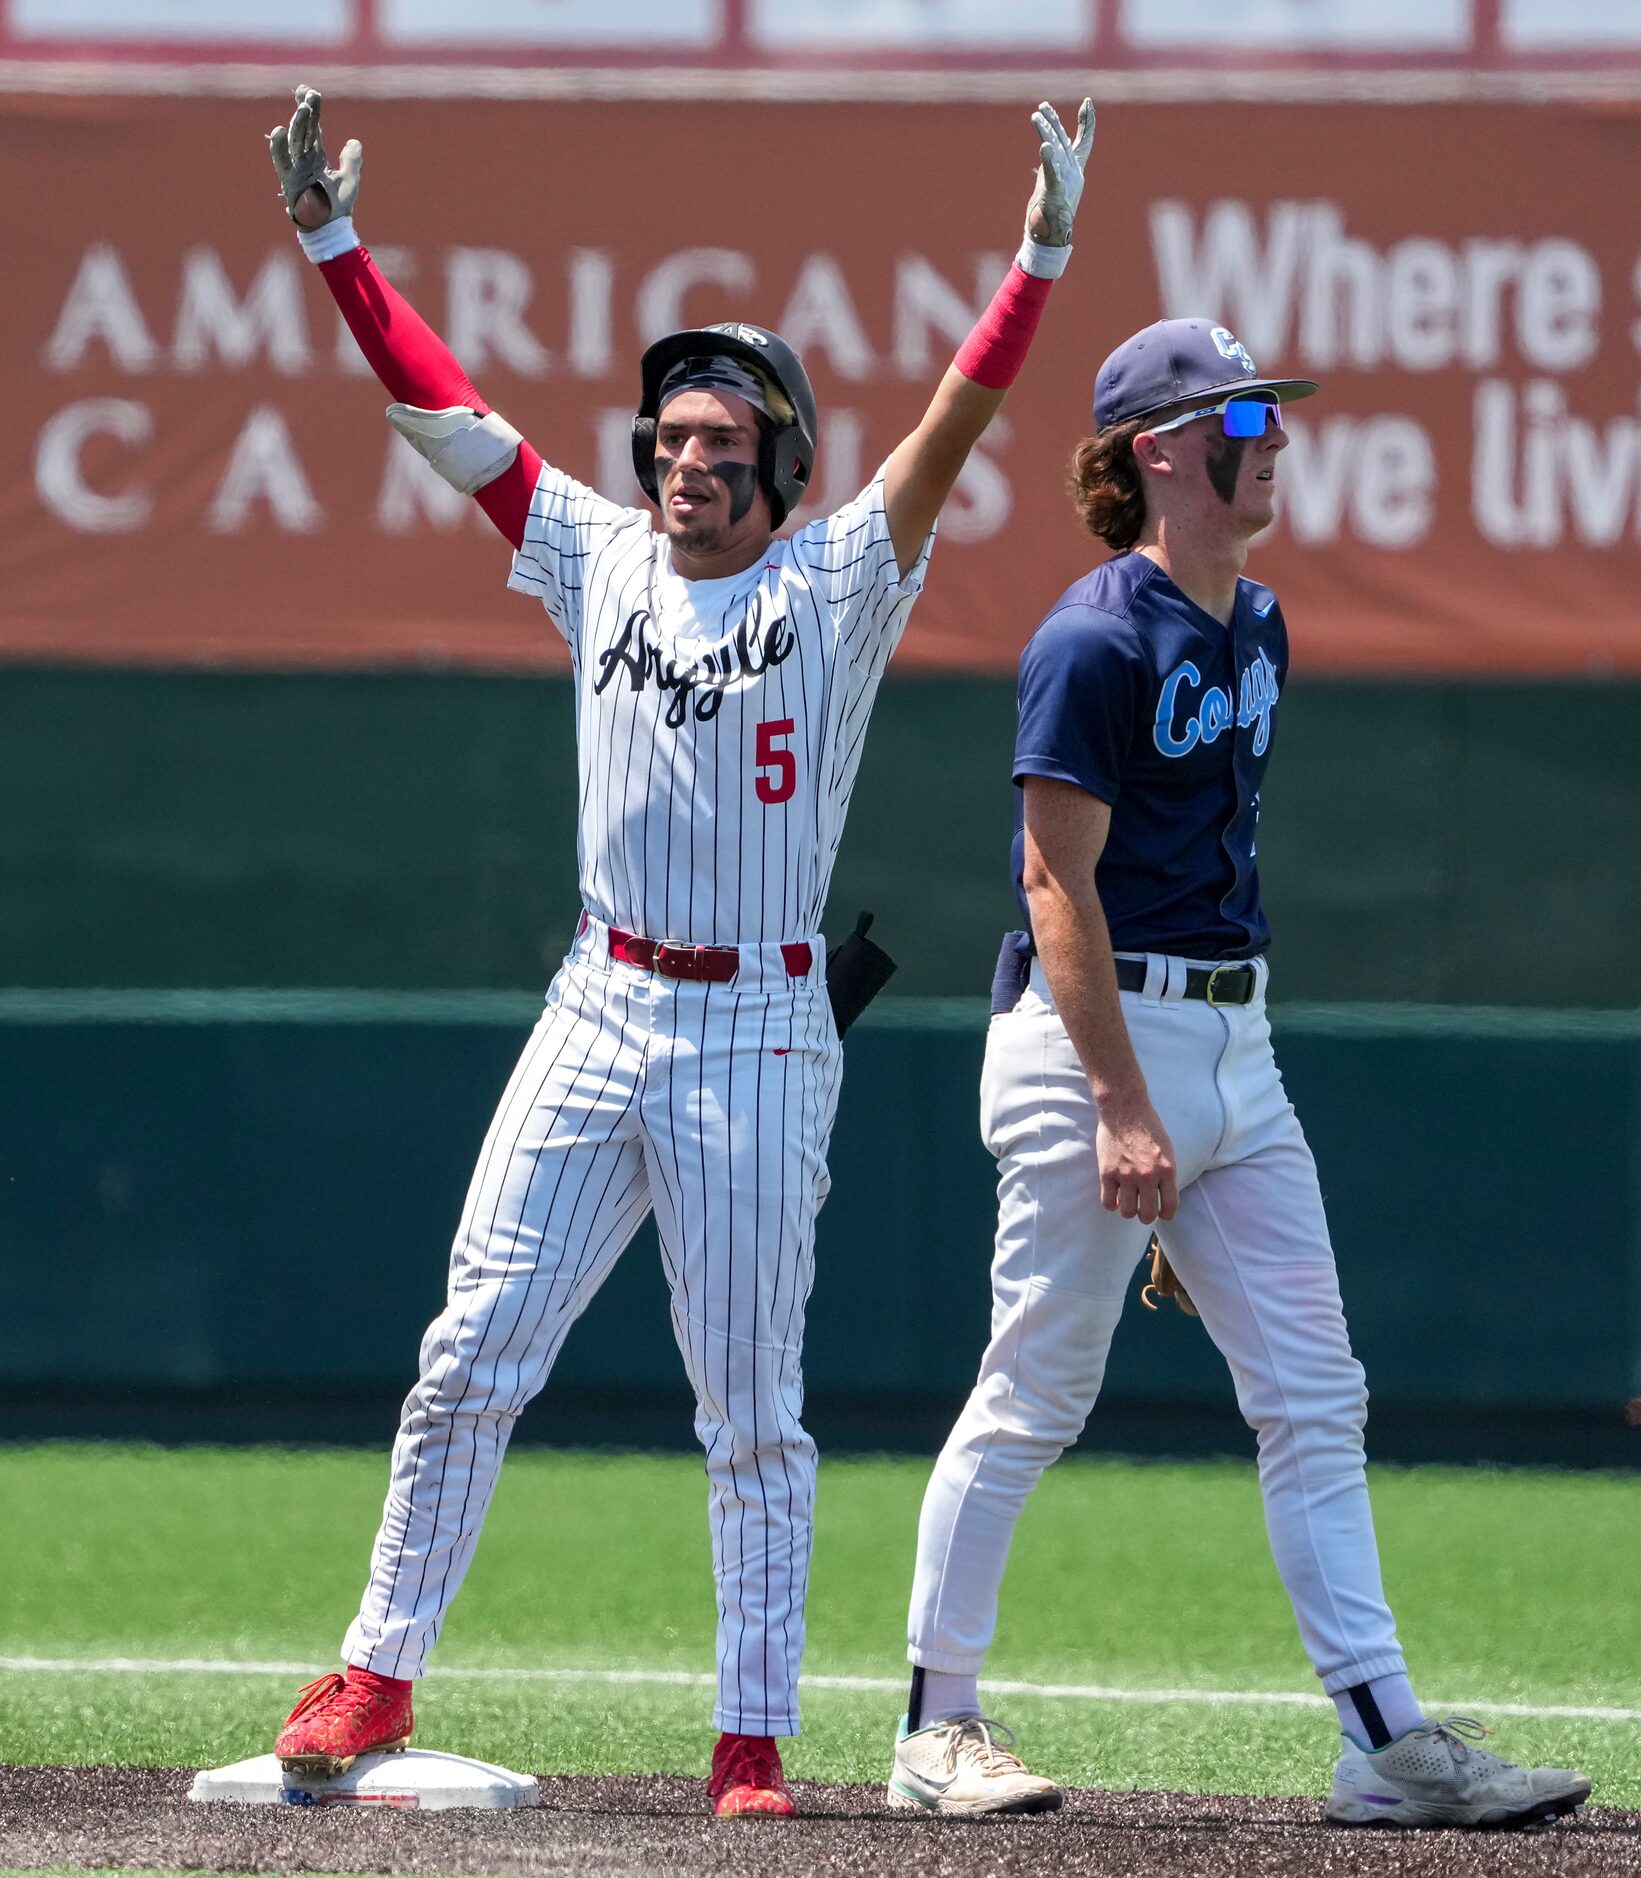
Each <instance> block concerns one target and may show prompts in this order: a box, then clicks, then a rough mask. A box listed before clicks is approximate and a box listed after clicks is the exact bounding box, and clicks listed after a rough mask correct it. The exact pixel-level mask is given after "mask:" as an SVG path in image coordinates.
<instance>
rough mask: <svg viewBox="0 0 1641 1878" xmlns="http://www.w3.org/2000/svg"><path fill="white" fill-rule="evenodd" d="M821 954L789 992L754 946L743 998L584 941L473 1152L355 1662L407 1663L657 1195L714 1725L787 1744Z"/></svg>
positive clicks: (777, 957)
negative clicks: (710, 1588)
mask: <svg viewBox="0 0 1641 1878" xmlns="http://www.w3.org/2000/svg"><path fill="white" fill-rule="evenodd" d="M810 943H811V947H812V955H813V963H812V965H811V968H810V970H809V972H808V974H807V975H806V976H805V977H803V978H796V979H795V978H791V977H789V976H788V974H787V971H786V967H785V964H784V962H783V960H782V957H781V952H780V949H779V947H778V946H773V945H770V946H744V947H742V948H741V969H740V971H739V973H738V974H737V976H736V979H735V980H734V982H733V983H732V984H727V985H708V984H697V983H684V982H680V981H677V980H674V979H668V978H663V977H660V976H659V975H657V974H654V973H650V972H645V971H640V970H638V969H637V968H635V967H633V966H629V965H622V964H612V963H610V962H609V960H608V954H607V949H606V945H605V940H604V929H603V928H602V927H600V926H598V925H597V924H596V923H593V924H590V925H589V927H588V929H587V930H586V931H585V932H584V933H583V934H582V935H581V937H580V938H578V940H577V941H576V944H575V946H574V948H573V949H572V951H571V954H570V957H569V959H568V960H567V961H566V963H565V965H564V968H563V969H562V970H561V971H560V973H559V975H558V977H557V978H556V979H555V980H554V983H553V987H552V990H551V992H550V994H549V997H548V1001H547V1008H546V1010H545V1012H544V1013H543V1015H542V1018H541V1021H540V1022H539V1023H538V1024H537V1026H536V1029H535V1032H534V1034H533V1035H532V1037H531V1039H530V1042H529V1044H528V1046H527V1047H526V1049H525V1052H524V1055H523V1057H522V1059H521V1060H520V1062H519V1065H518V1068H517V1069H516V1070H515V1071H514V1073H513V1078H512V1081H511V1082H510V1083H509V1085H508V1088H507V1092H506V1094H505V1095H504V1096H503V1098H502V1101H501V1106H500V1108H499V1109H498V1110H497V1112H496V1117H495V1120H494V1121H493V1122H492V1123H491V1126H490V1131H489V1134H488V1135H487V1137H486V1139H485V1143H484V1148H483V1151H482V1153H481V1154H480V1156H479V1163H478V1167H477V1169H476V1171H475V1173H474V1175H473V1182H472V1186H471V1188H470V1189H469V1191H468V1196H467V1204H466V1208H465V1210H464V1212H463V1215H462V1222H461V1226H460V1228H459V1230H458V1232H457V1235H456V1240H455V1245H454V1249H453V1252H452V1257H451V1266H450V1288H449V1296H448V1302H447V1304H446V1306H445V1309H444V1310H443V1312H441V1314H440V1315H439V1316H438V1317H437V1318H435V1319H434V1321H433V1323H432V1324H431V1325H430V1326H429V1328H428V1331H427V1335H426V1337H425V1338H424V1340H423V1343H422V1352H421V1377H420V1380H419V1381H418V1383H417V1385H416V1387H415V1388H414V1389H413V1390H412V1392H411V1394H410V1395H409V1397H408V1398H407V1399H406V1402H405V1407H404V1413H403V1417H402V1419H401V1422H400V1427H399V1435H398V1439H397V1441H396V1443H395V1445H394V1450H393V1471H392V1479H391V1483H390V1486H389V1489H388V1497H387V1504H386V1506H385V1508H384V1510H383V1516H382V1525H381V1529H380V1531H379V1532H378V1534H377V1538H376V1545H375V1550H374V1552H373V1555H372V1559H371V1573H370V1582H369V1585H368V1587H367V1589H366V1592H365V1597H364V1602H363V1605H362V1607H361V1609H360V1612H359V1616H358V1617H357V1619H356V1620H355V1621H354V1623H353V1625H352V1626H351V1627H350V1629H349V1631H348V1634H347V1637H346V1640H345V1642H344V1644H343V1656H344V1659H345V1660H346V1661H347V1662H349V1663H351V1664H355V1665H357V1666H360V1667H363V1668H368V1669H373V1670H375V1671H377V1672H378V1673H379V1674H381V1675H388V1676H416V1675H419V1674H420V1673H421V1671H422V1669H423V1668H424V1666H425V1664H426V1661H427V1657H428V1653H429V1651H430V1650H431V1649H432V1647H433V1644H434V1642H435V1641H436V1640H437V1637H438V1634H439V1630H440V1626H441V1624H442V1622H443V1619H444V1614H445V1611H446V1610H447V1609H448V1607H449V1605H450V1602H451V1600H452V1599H453V1598H454V1597H455V1595H456V1592H457V1590H458V1588H459V1587H460V1584H461V1581H462V1577H463V1575H464V1573H465V1572H466V1570H467V1566H468V1563H469V1561H470V1560H471V1558H472V1555H473V1550H474V1547H475V1545H476V1544H477V1542H478V1536H479V1528H480V1526H481V1525H482V1524H483V1521H484V1516H485V1513H486V1511H487V1509H488V1507H489V1504H490V1497H491V1494H492V1492H493V1490H494V1488H495V1482H496V1474H497V1470H498V1468H499V1467H500V1465H501V1458H502V1454H503V1452H504V1451H505V1449H506V1446H507V1441H508V1437H509V1436H510V1434H511V1433H512V1429H513V1424H514V1422H515V1421H516V1420H517V1418H518V1415H519V1412H520V1410H521V1409H522V1408H523V1407H524V1405H525V1403H526V1402H528V1401H529V1400H530V1398H531V1397H532V1396H533V1395H535V1394H536V1392H537V1391H538V1390H539V1389H540V1388H541V1387H542V1385H543V1384H544V1383H545V1382H546V1380H547V1375H548V1372H549V1370H550V1369H551V1368H552V1365H553V1361H554V1359H555V1358H556V1357H557V1355H558V1352H559V1350H560V1348H561V1347H562V1345H563V1342H564V1339H565V1336H566V1334H567V1333H568V1331H569V1328H570V1326H571V1324H572V1323H574V1321H575V1319H576V1318H577V1317H578V1316H580V1314H581V1312H582V1311H583V1310H584V1309H585V1308H586V1306H587V1304H588V1302H589V1301H590V1300H591V1298H592V1296H593V1294H594V1293H595V1292H596V1291H597V1289H598V1287H599V1285H600V1284H601V1283H602V1282H603V1281H604V1279H605V1278H606V1277H607V1276H608V1274H609V1272H610V1269H611V1267H612V1266H613V1265H614V1264H615V1261H616V1259H617V1257H618V1256H619V1255H620V1253H621V1251H622V1250H623V1248H624V1247H625V1246H626V1245H627V1243H628V1242H629V1240H630V1239H631V1238H632V1236H633V1234H634V1233H635V1232H636V1231H637V1229H638V1227H639V1225H640V1224H641V1222H642V1221H643V1219H644V1217H645V1215H646V1214H647V1213H648V1212H649V1211H650V1209H651V1207H652V1205H653V1207H654V1209H655V1215H656V1225H657V1227H658V1229H659V1235H660V1241H661V1249H662V1259H663V1262H664V1265H665V1268H666V1275H667V1281H668V1285H669V1287H670V1289H671V1293H672V1326H673V1333H674V1335H675V1336H676V1338H677V1341H678V1348H679V1350H680V1351H681V1352H682V1354H683V1358H684V1367H685V1369H686V1371H687V1372H688V1375H689V1379H690V1383H691V1385H692V1387H693V1389H694V1391H695V1400H696V1417H695V1431H696V1434H697V1435H698V1437H699V1438H700V1441H701V1444H702V1447H703V1448H704V1449H705V1451H706V1471H707V1478H708V1482H709V1500H708V1505H709V1517H710V1521H711V1527H712V1551H713V1571H714V1575H715V1577H716V1580H717V1588H718V1702H717V1707H716V1709H715V1710H714V1722H715V1725H716V1726H717V1727H719V1728H720V1729H726V1730H730V1731H733V1732H736V1733H741V1734H753V1735H790V1734H796V1733H797V1728H798V1705H797V1679H798V1664H799V1660H800V1658H801V1656H802V1653H803V1640H804V1597H805V1592H806V1590H807V1586H808V1576H809V1556H810V1549H811V1541H812V1537H813V1514H814V1491H815V1447H814V1443H813V1441H812V1440H811V1439H810V1437H809V1435H808V1434H807V1433H806V1432H805V1430H804V1427H803V1424H802V1421H801V1419H800V1417H801V1413H802V1408H803V1379H802V1372H801V1350H802V1343H803V1321H804V1307H805V1304H806V1303H807V1300H808V1297H809V1290H810V1285H811V1282H812V1279H813V1271H814V1238H815V1217H816V1215H817V1213H818V1212H819V1210H820V1206H821V1202H822V1201H823V1200H824V1198H825V1197H826V1192H827V1187H828V1178H827V1171H826V1150H827V1145H828V1142H829V1140H830V1137H831V1132H832V1119H833V1115H834V1113H835V1110H836V1106H837V1094H838V1085H839V1082H840V1079H841V1075H842V1067H843V1053H842V1047H841V1045H840V1044H839V1042H838V1038H837V1033H836V1030H835V1028H834V1026H833V1022H832V1014H831V1009H830V1006H829V1005H828V1003H827V998H826V986H825V978H824V973H825V960H824V955H823V952H822V948H821V942H820V941H819V939H818V938H817V939H813V940H811V942H810Z"/></svg>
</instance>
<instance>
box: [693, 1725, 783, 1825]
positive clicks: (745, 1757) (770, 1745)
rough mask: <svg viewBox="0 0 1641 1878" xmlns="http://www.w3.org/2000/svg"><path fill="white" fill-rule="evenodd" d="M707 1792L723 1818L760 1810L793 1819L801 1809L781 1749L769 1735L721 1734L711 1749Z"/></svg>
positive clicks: (740, 1815)
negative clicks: (797, 1803)
mask: <svg viewBox="0 0 1641 1878" xmlns="http://www.w3.org/2000/svg"><path fill="white" fill-rule="evenodd" d="M707 1795H708V1797H709V1798H710V1799H711V1801H712V1810H713V1812H715V1813H716V1814H717V1815H718V1817H719V1818H720V1819H735V1818H742V1817H750V1816H751V1815H753V1814H760V1813H761V1814H763V1815H764V1816H765V1817H767V1818H772V1819H790V1818H791V1817H792V1815H793V1814H794V1813H795V1812H796V1811H797V1810H798V1809H797V1807H796V1806H794V1805H793V1803H792V1790H791V1788H789V1787H788V1786H787V1784H786V1772H785V1770H784V1769H783V1768H782V1766H781V1756H780V1750H779V1749H778V1748H777V1747H776V1746H775V1743H774V1742H773V1741H771V1740H770V1738H769V1736H768V1735H720V1736H719V1737H718V1745H717V1747H715V1748H714V1749H713V1750H712V1778H711V1780H710V1781H708V1782H707Z"/></svg>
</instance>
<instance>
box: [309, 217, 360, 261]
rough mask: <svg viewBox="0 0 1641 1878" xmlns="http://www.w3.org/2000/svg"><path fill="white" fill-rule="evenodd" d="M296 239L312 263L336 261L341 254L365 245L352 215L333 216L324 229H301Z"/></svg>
mask: <svg viewBox="0 0 1641 1878" xmlns="http://www.w3.org/2000/svg"><path fill="white" fill-rule="evenodd" d="M296 238H297V240H298V241H300V242H301V244H302V252H303V253H304V254H305V255H306V256H307V257H308V259H309V260H310V261H334V260H335V259H336V257H337V256H338V255H339V254H346V253H348V251H349V250H350V249H352V248H358V247H362V246H363V245H364V244H363V243H362V242H361V241H360V239H359V236H358V234H357V233H356V232H355V230H354V226H353V217H352V216H351V215H333V216H332V217H331V219H330V220H329V221H328V222H327V223H326V224H325V226H324V227H323V228H299V229H298V230H297V231H296Z"/></svg>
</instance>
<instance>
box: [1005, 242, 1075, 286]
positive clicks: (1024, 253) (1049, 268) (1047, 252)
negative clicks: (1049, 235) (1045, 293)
mask: <svg viewBox="0 0 1641 1878" xmlns="http://www.w3.org/2000/svg"><path fill="white" fill-rule="evenodd" d="M1070 259H1071V243H1070V242H1069V241H1068V242H1066V243H1065V244H1064V245H1063V246H1061V247H1050V246H1049V245H1048V244H1047V243H1046V242H1041V241H1033V240H1032V238H1031V237H1030V235H1024V236H1022V237H1021V240H1020V252H1019V253H1018V254H1017V255H1016V256H1015V257H1014V265H1015V266H1016V267H1017V268H1019V270H1020V272H1021V273H1022V274H1035V275H1036V276H1037V278H1038V279H1039V280H1058V279H1059V278H1060V276H1061V275H1062V274H1063V273H1064V272H1065V271H1066V262H1067V261H1069V260H1070Z"/></svg>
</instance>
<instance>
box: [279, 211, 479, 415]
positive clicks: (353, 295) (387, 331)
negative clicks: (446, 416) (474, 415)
mask: <svg viewBox="0 0 1641 1878" xmlns="http://www.w3.org/2000/svg"><path fill="white" fill-rule="evenodd" d="M321 232H322V233H327V234H328V233H329V232H330V231H329V229H328V228H327V229H325V230H322V231H321ZM311 239H312V237H309V238H308V239H306V240H304V242H303V246H304V247H307V246H308V245H309V241H311ZM319 273H320V276H321V277H322V279H323V280H324V283H325V285H326V286H327V287H328V288H329V289H330V295H331V298H332V299H333V300H334V301H335V302H336V306H337V310H338V311H339V312H340V313H341V315H342V318H343V319H344V320H346V321H347V327H348V331H349V332H350V333H352V334H353V336H354V338H355V339H356V340H357V341H358V344H359V350H360V351H361V352H362V353H363V354H364V355H365V359H366V361H367V363H368V364H369V366H370V369H371V370H372V371H373V372H374V373H375V374H376V376H377V377H378V378H379V379H380V380H381V382H382V388H383V389H384V390H385V391H386V392H387V393H388V395H389V396H390V397H392V398H393V399H394V400H395V401H396V402H398V403H400V404H415V405H419V406H421V408H422V409H423V410H428V411H437V410H443V409H445V408H446V407H448V406H450V405H453V404H465V405H466V406H467V408H468V409H469V410H471V411H477V412H478V413H479V415H480V416H481V417H482V416H483V415H484V413H485V412H487V411H488V410H489V409H490V407H489V405H488V404H486V403H485V401H484V399H483V398H481V397H480V396H479V394H478V391H477V390H476V389H475V388H474V385H473V382H472V380H471V379H470V378H469V377H468V376H467V373H466V372H465V371H463V369H462V366H461V362H460V361H459V360H458V359H457V357H456V355H455V354H454V353H453V352H452V351H451V350H450V348H449V347H448V346H447V345H446V344H445V343H444V341H443V340H442V339H441V338H440V337H439V335H438V334H437V333H436V332H434V330H433V328H432V327H431V326H429V325H428V323H427V321H426V320H424V319H423V318H422V316H421V314H419V313H418V312H417V311H416V309H415V308H414V307H413V306H412V305H411V304H410V302H409V301H408V300H407V299H406V298H405V297H404V295H403V294H402V293H400V292H399V290H398V288H397V287H395V286H394V285H393V283H392V282H391V281H390V280H389V279H388V278H387V276H386V275H385V274H384V273H383V272H382V271H381V269H380V268H379V267H378V266H377V265H376V263H375V262H374V261H373V260H372V259H371V258H370V250H369V249H368V248H367V247H365V245H364V244H363V243H362V242H361V243H360V244H359V245H358V246H357V247H353V248H348V249H345V250H344V251H343V252H342V253H340V254H338V255H336V256H335V257H334V258H332V259H330V260H324V261H321V262H320V263H319Z"/></svg>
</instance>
